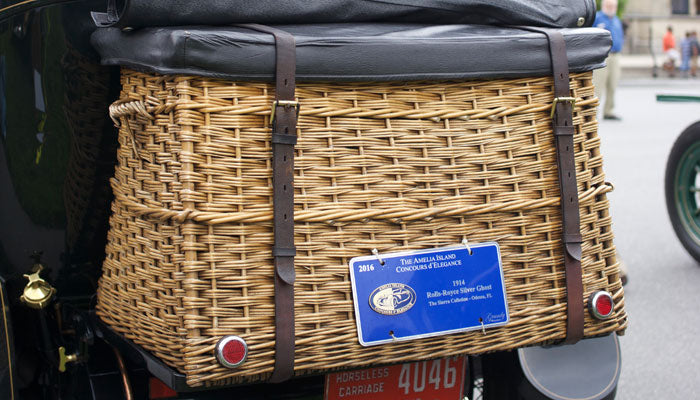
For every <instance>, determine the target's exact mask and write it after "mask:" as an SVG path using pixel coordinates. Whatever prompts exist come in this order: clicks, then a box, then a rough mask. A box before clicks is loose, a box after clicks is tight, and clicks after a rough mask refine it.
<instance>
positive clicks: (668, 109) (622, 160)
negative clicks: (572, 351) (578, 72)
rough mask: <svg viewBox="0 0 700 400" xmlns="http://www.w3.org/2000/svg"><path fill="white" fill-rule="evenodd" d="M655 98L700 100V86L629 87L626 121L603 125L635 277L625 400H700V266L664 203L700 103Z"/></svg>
mask: <svg viewBox="0 0 700 400" xmlns="http://www.w3.org/2000/svg"><path fill="white" fill-rule="evenodd" d="M656 94H690V95H699V96H700V80H667V79H658V80H652V79H643V80H627V81H623V83H622V85H621V87H620V88H619V89H618V95H617V105H618V106H617V113H618V114H619V115H620V116H622V117H623V121H621V122H609V121H601V122H600V135H601V137H602V151H603V155H604V159H605V172H606V173H607V177H608V180H609V181H611V182H613V183H614V184H615V191H614V192H613V193H611V194H610V199H611V203H612V212H613V221H614V226H613V228H614V231H615V237H616V245H617V247H618V249H619V250H620V253H621V255H622V259H623V261H624V262H625V263H626V264H627V266H628V268H629V272H630V273H629V277H630V281H629V283H628V284H627V286H626V287H625V297H626V307H627V311H628V313H629V318H630V326H629V328H628V330H627V334H626V335H625V336H624V337H622V338H621V339H620V343H621V345H622V356H623V370H622V377H621V381H620V384H619V387H618V392H617V393H618V396H617V398H618V399H622V400H626V399H644V398H652V399H696V398H700V378H698V370H700V337H699V336H700V335H699V334H700V308H699V307H698V304H700V265H699V264H698V263H697V262H696V261H695V260H693V259H692V258H691V257H690V256H689V255H688V254H687V253H686V252H685V250H684V249H683V247H682V246H681V245H680V243H679V242H678V241H677V239H676V237H675V235H674V233H673V230H672V228H671V224H670V222H669V219H668V216H667V212H666V206H665V200H664V171H665V168H666V158H667V156H668V153H669V151H670V149H671V146H672V145H673V142H674V141H675V139H676V137H677V136H678V135H679V134H680V133H681V131H682V130H683V129H684V128H685V127H686V126H688V125H690V124H691V123H692V122H694V121H697V120H700V103H657V102H656V100H655V95H656Z"/></svg>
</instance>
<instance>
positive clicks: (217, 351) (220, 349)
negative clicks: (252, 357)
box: [214, 335, 248, 368]
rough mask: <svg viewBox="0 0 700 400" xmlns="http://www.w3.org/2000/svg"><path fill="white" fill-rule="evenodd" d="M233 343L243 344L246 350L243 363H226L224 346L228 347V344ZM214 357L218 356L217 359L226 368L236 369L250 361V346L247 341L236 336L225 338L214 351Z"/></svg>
mask: <svg viewBox="0 0 700 400" xmlns="http://www.w3.org/2000/svg"><path fill="white" fill-rule="evenodd" d="M231 341H237V342H239V343H241V344H242V345H243V349H244V350H245V352H244V353H243V359H241V361H239V362H237V363H235V364H234V363H230V362H228V361H226V359H225V358H224V346H226V344H227V343H228V342H231ZM214 355H216V359H217V360H218V361H219V363H220V364H221V365H223V366H224V367H226V368H236V367H238V366H240V365H241V364H243V363H244V362H245V361H246V359H248V344H247V343H246V342H245V340H243V338H241V337H239V336H235V335H230V336H224V337H222V338H221V339H220V340H219V342H218V343H217V344H216V348H215V349H214Z"/></svg>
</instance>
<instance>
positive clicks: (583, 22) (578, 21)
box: [576, 17, 586, 26]
mask: <svg viewBox="0 0 700 400" xmlns="http://www.w3.org/2000/svg"><path fill="white" fill-rule="evenodd" d="M585 23H586V19H585V18H583V17H579V18H578V20H577V21H576V25H578V26H583V24H585Z"/></svg>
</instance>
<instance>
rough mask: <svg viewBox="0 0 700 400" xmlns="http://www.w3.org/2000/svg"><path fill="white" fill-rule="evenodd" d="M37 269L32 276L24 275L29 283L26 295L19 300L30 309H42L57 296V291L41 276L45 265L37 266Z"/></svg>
mask: <svg viewBox="0 0 700 400" xmlns="http://www.w3.org/2000/svg"><path fill="white" fill-rule="evenodd" d="M35 269H36V272H34V273H32V274H29V275H27V274H24V277H25V278H27V279H28V280H29V282H27V285H26V286H25V287H24V293H23V294H22V295H21V296H20V297H19V299H20V300H22V302H23V303H24V304H25V305H27V306H28V307H31V308H36V309H42V308H44V307H46V306H47V305H48V304H49V303H50V302H51V299H52V298H53V296H54V294H56V289H55V288H53V287H52V286H51V285H49V283H48V282H46V281H45V280H43V279H42V278H41V277H40V276H39V274H40V273H41V271H42V270H43V269H44V266H43V265H41V264H35Z"/></svg>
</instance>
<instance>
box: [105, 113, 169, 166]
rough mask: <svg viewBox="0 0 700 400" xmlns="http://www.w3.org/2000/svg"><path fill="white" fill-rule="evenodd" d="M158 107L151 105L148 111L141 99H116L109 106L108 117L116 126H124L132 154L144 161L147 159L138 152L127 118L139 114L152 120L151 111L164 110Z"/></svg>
mask: <svg viewBox="0 0 700 400" xmlns="http://www.w3.org/2000/svg"><path fill="white" fill-rule="evenodd" d="M159 108H161V107H151V111H150V112H149V110H148V108H146V105H145V104H144V103H143V101H141V100H130V101H127V100H117V101H115V102H114V103H112V104H111V105H110V106H109V117H110V118H111V119H112V122H114V126H115V127H117V128H120V127H122V126H124V128H126V131H127V132H128V133H129V138H130V139H131V148H132V149H133V150H134V154H136V157H138V158H140V159H142V160H144V161H149V160H148V159H147V158H146V157H145V156H142V155H141V153H140V152H139V149H138V146H137V144H136V135H134V131H133V130H131V125H129V119H128V118H129V117H133V116H141V117H143V118H146V119H150V120H154V119H155V117H154V116H153V114H151V112H154V111H156V112H157V111H161V112H162V111H163V110H164V109H163V110H158V109H159Z"/></svg>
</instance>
